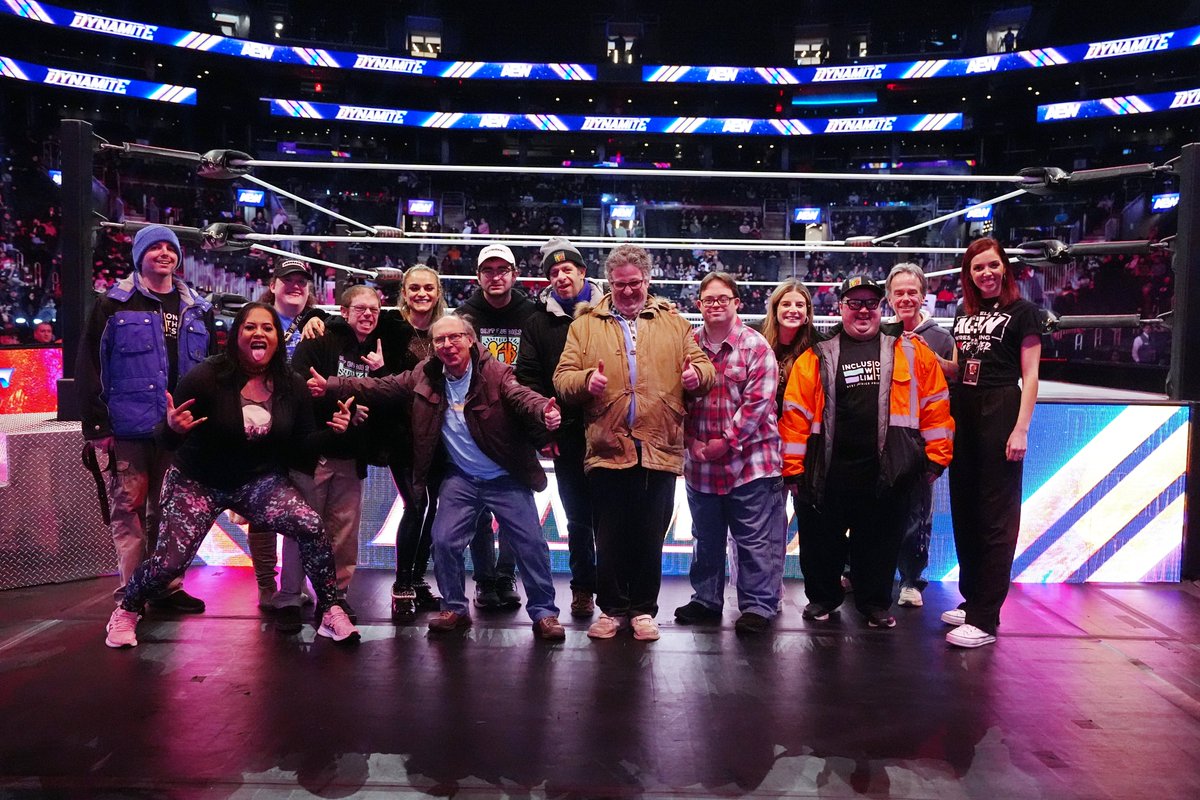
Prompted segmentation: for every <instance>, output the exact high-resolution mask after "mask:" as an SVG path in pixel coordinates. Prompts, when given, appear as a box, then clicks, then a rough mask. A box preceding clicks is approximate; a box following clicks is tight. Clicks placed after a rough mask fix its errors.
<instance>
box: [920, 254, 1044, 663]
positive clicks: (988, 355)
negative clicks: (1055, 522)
mask: <svg viewBox="0 0 1200 800" xmlns="http://www.w3.org/2000/svg"><path fill="white" fill-rule="evenodd" d="M961 280H962V290H963V303H962V307H961V309H960V310H959V313H958V315H957V316H956V317H955V318H954V340H955V343H956V344H957V345H958V353H959V362H958V364H959V370H958V376H959V377H958V381H957V382H956V383H955V384H953V386H952V387H951V390H950V412H951V414H952V415H953V416H954V423H955V435H954V460H953V461H952V462H951V463H950V510H951V515H952V516H953V519H954V546H955V549H956V550H957V551H958V564H959V578H958V587H959V591H960V592H962V596H963V599H964V602H963V603H962V604H961V605H960V606H959V607H958V608H955V609H951V610H950V611H947V612H945V613H944V614H942V621H943V622H946V623H947V624H950V625H954V626H956V627H955V628H954V630H952V631H950V632H949V633H948V634H946V641H947V642H949V643H950V644H952V645H955V646H957V647H982V646H983V645H987V644H992V643H993V642H995V641H996V629H997V627H998V626H999V625H1000V607H1001V606H1002V605H1003V604H1004V599H1005V597H1006V596H1007V595H1008V587H1009V583H1010V581H1011V572H1012V564H1013V556H1014V555H1015V553H1016V549H1017V536H1018V534H1019V533H1020V529H1021V473H1022V466H1023V463H1024V459H1025V453H1026V450H1027V448H1028V444H1027V441H1028V436H1029V421H1030V419H1031V418H1032V416H1033V407H1034V404H1035V403H1036V402H1037V392H1038V361H1039V359H1040V358H1041V354H1042V340H1041V313H1040V311H1039V309H1038V308H1037V306H1035V305H1034V304H1033V303H1030V302H1029V301H1027V300H1022V299H1021V296H1020V292H1019V291H1018V289H1017V282H1016V275H1014V274H1013V270H1012V267H1011V265H1010V264H1009V261H1008V256H1007V255H1006V254H1005V253H1004V249H1003V248H1002V247H1001V246H1000V243H999V242H997V241H996V240H995V239H979V240H977V241H975V242H972V243H971V246H970V247H968V248H967V251H966V253H964V254H963V260H962V276H961ZM1018 381H1019V384H1018Z"/></svg>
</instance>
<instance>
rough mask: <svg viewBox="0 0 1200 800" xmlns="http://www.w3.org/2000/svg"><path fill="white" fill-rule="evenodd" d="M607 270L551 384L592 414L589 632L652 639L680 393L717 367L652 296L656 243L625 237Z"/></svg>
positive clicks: (676, 453)
mask: <svg viewBox="0 0 1200 800" xmlns="http://www.w3.org/2000/svg"><path fill="white" fill-rule="evenodd" d="M604 270H605V273H606V275H607V277H608V285H609V287H610V290H611V291H610V292H609V293H608V294H606V295H604V297H602V298H600V300H599V302H597V303H596V304H595V305H594V306H591V307H587V308H584V309H582V310H581V311H580V312H579V313H578V314H577V315H576V319H575V321H574V322H573V323H571V327H570V329H569V330H568V331H567V343H566V345H565V347H564V348H563V354H562V358H561V359H560V360H559V362H558V368H557V369H556V370H555V372H554V388H555V390H556V391H557V392H558V394H559V396H560V397H562V398H563V400H564V401H565V402H569V403H571V404H573V405H581V406H583V409H584V414H585V417H586V419H587V420H588V423H587V455H586V456H585V458H584V465H583V466H584V469H585V470H586V471H587V474H588V482H589V484H590V486H591V490H592V498H593V503H592V508H593V515H594V516H593V520H594V523H595V529H596V604H597V605H598V606H600V610H601V611H602V612H603V613H602V614H601V615H600V618H599V619H598V620H596V622H594V623H593V624H592V626H591V627H590V628H589V629H588V636H590V637H592V638H593V639H610V638H612V637H613V636H615V635H616V634H617V631H619V630H621V629H623V628H632V630H633V637H634V638H635V639H638V640H641V641H652V640H655V639H657V638H658V636H659V631H658V625H657V623H655V621H654V616H655V615H656V614H657V613H658V592H659V588H660V585H661V583H662V548H663V539H664V538H665V536H666V533H667V528H668V527H669V526H670V524H671V516H672V512H673V511H674V507H675V482H676V477H677V476H679V475H681V474H682V473H683V415H684V400H685V397H686V396H689V395H690V396H695V395H701V394H704V393H705V392H707V391H708V390H709V389H711V388H712V385H713V381H714V379H715V373H714V370H713V365H712V362H711V361H709V360H708V356H707V355H705V354H704V351H703V350H701V349H700V346H699V345H697V344H696V339H695V337H694V336H692V328H691V325H689V324H688V322H687V320H685V319H684V318H683V317H681V316H679V315H678V314H676V313H674V312H673V311H672V309H671V305H670V303H668V302H667V301H665V300H662V299H661V298H656V297H651V296H650V293H649V289H650V254H649V253H647V252H646V251H645V250H643V249H642V248H640V247H637V246H635V245H621V246H619V247H616V248H614V249H613V251H612V252H611V253H609V255H608V258H607V260H606V261H605V264H604Z"/></svg>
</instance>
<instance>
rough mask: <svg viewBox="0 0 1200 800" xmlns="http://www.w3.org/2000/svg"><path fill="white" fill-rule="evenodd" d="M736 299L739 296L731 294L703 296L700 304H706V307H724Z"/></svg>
mask: <svg viewBox="0 0 1200 800" xmlns="http://www.w3.org/2000/svg"><path fill="white" fill-rule="evenodd" d="M736 299H737V298H735V297H734V296H733V295H731V294H723V295H719V296H717V297H701V298H700V305H702V306H704V307H705V308H724V307H725V306H727V305H729V304H730V303H732V302H733V301H734V300H736Z"/></svg>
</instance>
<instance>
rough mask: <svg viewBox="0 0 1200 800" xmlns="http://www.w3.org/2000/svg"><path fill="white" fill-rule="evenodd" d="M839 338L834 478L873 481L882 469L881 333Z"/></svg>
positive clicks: (831, 469) (832, 464) (842, 335)
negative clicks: (880, 459) (880, 437)
mask: <svg viewBox="0 0 1200 800" xmlns="http://www.w3.org/2000/svg"><path fill="white" fill-rule="evenodd" d="M839 339H840V341H839V342H838V364H837V386H836V388H835V391H834V394H835V397H836V400H835V402H836V404H837V405H836V408H835V410H834V414H835V415H836V416H835V417H834V419H835V420H836V421H835V424H834V426H833V461H832V462H831V464H830V480H832V479H834V478H835V477H836V478H837V479H839V480H864V481H873V476H874V475H875V473H876V472H877V471H878V468H879V444H878V427H879V375H880V369H881V367H880V363H879V347H880V341H879V335H878V334H876V335H875V336H874V337H873V338H871V339H867V340H866V341H859V340H858V339H854V338H852V337H850V336H847V335H846V334H845V333H843V334H841V336H840V337H839ZM826 413H828V412H826Z"/></svg>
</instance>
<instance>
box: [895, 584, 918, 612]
mask: <svg viewBox="0 0 1200 800" xmlns="http://www.w3.org/2000/svg"><path fill="white" fill-rule="evenodd" d="M896 602H897V604H898V605H902V606H909V607H910V608H920V607H921V606H923V605H925V601H924V600H922V599H921V590H920V589H918V588H917V587H915V586H904V587H901V589H900V599H899V600H897V601H896Z"/></svg>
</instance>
